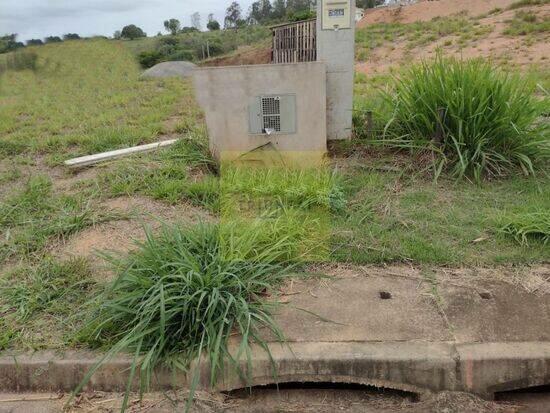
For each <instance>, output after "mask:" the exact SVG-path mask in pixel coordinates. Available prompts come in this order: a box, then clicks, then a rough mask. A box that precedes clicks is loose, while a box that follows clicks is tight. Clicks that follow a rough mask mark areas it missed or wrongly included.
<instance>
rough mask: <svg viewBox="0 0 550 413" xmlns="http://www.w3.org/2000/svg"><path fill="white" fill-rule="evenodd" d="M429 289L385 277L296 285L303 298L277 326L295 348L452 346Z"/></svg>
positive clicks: (294, 300) (294, 301)
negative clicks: (400, 344)
mask: <svg viewBox="0 0 550 413" xmlns="http://www.w3.org/2000/svg"><path fill="white" fill-rule="evenodd" d="M427 289H428V287H427V286H426V284H425V283H424V282H423V281H418V280H414V279H405V278H395V277H380V276H370V277H368V278H366V277H364V276H359V277H355V278H333V279H321V280H309V281H297V282H294V284H293V291H294V292H300V293H299V294H297V295H290V296H288V299H289V300H290V301H289V303H288V304H287V305H285V306H284V307H283V309H282V310H281V311H280V313H279V314H278V315H277V322H278V323H279V325H280V326H281V328H282V330H283V331H284V332H285V335H286V338H287V340H288V341H292V342H304V341H312V339H315V340H316V341H323V342H331V341H334V342H346V341H405V340H418V341H450V340H452V338H453V337H452V335H451V334H450V332H449V331H448V330H447V328H446V325H445V322H444V320H443V318H442V317H441V316H440V314H439V313H438V309H437V307H436V306H435V304H434V301H433V299H432V298H431V297H430V296H429V295H427V294H424V292H425V291H427ZM381 292H386V293H390V294H391V298H389V299H382V298H381V297H380V294H381ZM285 298H286V297H285ZM297 309H305V310H307V311H308V312H310V313H306V312H303V311H300V310H297ZM311 313H314V314H316V315H317V316H316V315H313V314H311ZM321 318H323V319H327V320H330V321H332V322H327V321H323V320H322V319H321Z"/></svg>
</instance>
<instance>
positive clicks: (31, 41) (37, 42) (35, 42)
mask: <svg viewBox="0 0 550 413" xmlns="http://www.w3.org/2000/svg"><path fill="white" fill-rule="evenodd" d="M43 44H44V42H43V41H42V40H41V39H29V40H27V46H42V45H43Z"/></svg>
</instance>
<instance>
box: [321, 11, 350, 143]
mask: <svg viewBox="0 0 550 413" xmlns="http://www.w3.org/2000/svg"><path fill="white" fill-rule="evenodd" d="M317 60H318V61H321V62H324V63H325V64H326V65H327V139H329V140H334V139H349V138H351V131H352V115H353V73H354V61H355V2H354V1H349V0H321V1H318V2H317Z"/></svg>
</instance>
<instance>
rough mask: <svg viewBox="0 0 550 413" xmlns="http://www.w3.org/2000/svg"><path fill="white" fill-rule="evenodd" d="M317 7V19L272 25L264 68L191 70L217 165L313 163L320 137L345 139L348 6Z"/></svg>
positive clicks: (321, 150)
mask: <svg viewBox="0 0 550 413" xmlns="http://www.w3.org/2000/svg"><path fill="white" fill-rule="evenodd" d="M317 7H318V9H317V16H318V18H317V20H316V21H315V20H306V21H303V22H297V23H291V24H284V25H279V26H274V27H273V28H272V31H273V53H272V64H271V65H255V66H232V67H215V68H202V69H197V70H195V71H194V75H193V76H194V79H195V88H196V93H197V96H198V100H199V103H200V105H201V106H202V107H203V109H204V111H205V113H206V123H207V126H208V134H209V138H210V148H211V150H212V152H213V153H214V155H215V156H216V157H217V158H218V159H219V160H224V161H225V160H236V159H246V160H248V161H251V160H256V161H260V158H262V159H264V158H265V157H266V156H267V155H269V156H268V158H270V159H271V158H272V156H275V157H279V158H282V159H284V160H288V161H293V162H294V161H297V162H298V163H299V164H300V165H303V164H309V163H312V162H313V163H316V162H319V161H320V160H322V159H323V156H324V154H325V153H326V141H327V140H332V139H349V138H350V137H351V131H352V109H353V71H354V44H355V4H354V2H353V1H352V0H322V1H320V2H318V5H317ZM264 160H265V159H264Z"/></svg>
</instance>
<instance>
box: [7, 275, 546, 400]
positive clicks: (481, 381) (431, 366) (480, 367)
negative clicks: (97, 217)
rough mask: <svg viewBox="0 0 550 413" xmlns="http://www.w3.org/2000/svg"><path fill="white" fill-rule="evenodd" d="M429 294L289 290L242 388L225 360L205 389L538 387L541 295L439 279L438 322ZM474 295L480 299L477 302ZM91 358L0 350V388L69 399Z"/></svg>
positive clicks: (296, 286)
mask: <svg viewBox="0 0 550 413" xmlns="http://www.w3.org/2000/svg"><path fill="white" fill-rule="evenodd" d="M429 287H433V285H431V284H427V283H426V282H425V281H424V280H422V279H420V278H418V277H417V275H415V276H414V277H411V278H409V277H407V276H403V274H396V275H395V276H387V277H385V276H382V275H380V274H379V273H376V272H365V271H363V272H361V271H346V272H345V276H340V277H334V278H330V279H326V278H324V279H309V280H301V281H295V282H294V283H293V284H292V286H288V288H287V289H286V290H285V291H286V292H287V294H286V295H284V296H283V298H284V299H288V300H289V303H288V304H286V305H285V306H283V308H282V309H281V311H280V313H279V314H278V315H277V316H276V320H277V321H278V323H279V325H280V326H281V328H282V329H283V331H284V332H285V334H286V336H287V339H288V342H287V343H286V344H281V343H277V342H274V340H273V339H271V343H270V344H269V348H270V351H271V355H268V354H266V353H265V352H264V351H263V350H262V349H261V348H259V347H254V348H253V350H252V356H251V364H250V366H251V367H250V368H248V365H247V364H246V362H245V361H242V362H241V368H242V369H243V370H244V371H247V373H248V374H249V377H250V381H247V382H243V380H242V378H241V377H240V376H239V375H238V374H237V373H236V372H235V370H234V369H232V368H231V365H230V364H229V363H228V364H227V366H226V367H227V368H226V369H225V374H224V375H223V377H221V378H220V381H219V382H218V383H217V385H216V390H234V389H239V388H242V387H244V386H247V385H266V384H272V383H277V382H278V383H284V382H337V383H354V384H366V385H374V386H378V387H386V388H393V389H399V390H405V391H411V392H416V393H425V392H439V391H442V390H450V391H467V392H472V393H476V394H478V395H481V396H483V397H486V398H491V397H492V395H493V394H494V393H495V392H502V391H508V390H514V389H518V388H525V387H530V386H540V385H545V384H550V340H549V339H547V337H548V333H549V332H550V328H549V327H548V324H547V322H548V320H547V317H548V314H549V313H548V301H547V299H546V298H544V297H540V296H536V295H534V294H529V293H526V292H524V291H520V290H517V289H516V288H514V287H512V286H508V285H507V284H504V283H499V282H491V284H490V285H484V284H483V283H482V282H480V283H477V284H475V283H474V284H468V285H460V284H459V283H458V282H457V281H455V282H450V281H444V282H441V283H439V284H438V285H437V290H438V293H439V295H440V296H441V298H442V302H443V304H442V309H443V311H444V314H445V317H443V313H441V311H440V310H441V309H439V308H438V307H437V306H436V304H435V301H434V298H433V296H432V295H431V294H428V293H427V291H428V290H429ZM381 292H384V293H386V294H383V296H384V297H385V298H384V297H382V296H381V294H380V293H381ZM480 292H483V293H489V294H490V296H485V297H486V298H482V296H481V295H480V294H479V293H480ZM296 308H303V309H305V310H307V311H308V312H309V313H306V312H303V311H300V310H297V309H296ZM311 313H314V314H317V315H318V316H315V315H312V314H311ZM319 317H323V318H325V319H329V320H332V321H331V322H328V321H326V320H325V321H323V320H321V319H320V318H319ZM447 320H448V322H449V324H450V325H451V326H452V328H448V324H447ZM507 323H508V325H507ZM454 337H456V340H455V339H454ZM234 338H236V337H234ZM496 340H501V341H499V342H495V341H496ZM522 340H523V341H522ZM99 357H100V355H98V354H96V353H89V352H67V353H65V354H62V355H60V354H57V353H34V354H22V355H9V354H6V353H4V354H3V355H2V356H0V391H18V392H19V391H54V392H55V391H70V390H72V389H74V388H75V387H76V386H77V385H78V384H79V383H80V381H81V380H82V378H83V376H84V374H85V373H86V372H87V371H88V369H89V368H90V367H91V366H93V365H94V364H95V363H96V362H97V360H98V359H99ZM129 365H130V360H129V358H128V357H124V356H120V357H117V358H115V359H113V360H111V361H109V362H107V363H106V364H105V365H104V366H103V367H102V368H101V369H100V370H99V372H98V373H97V374H96V375H94V377H93V378H92V380H91V382H90V384H89V386H88V389H94V390H102V391H120V390H123V389H124V388H125V386H126V380H127V377H128V371H129V369H128V367H129ZM200 369H201V371H202V375H201V377H202V378H201V383H200V384H201V385H200V387H201V388H202V389H205V390H209V389H211V388H210V383H209V382H208V376H209V375H208V370H209V366H208V363H207V362H206V361H205V360H202V361H200ZM274 371H276V372H277V374H274ZM189 379H190V377H189V376H187V375H186V374H183V373H182V374H178V375H174V374H172V372H170V371H166V370H163V369H159V371H158V372H157V374H155V381H154V383H153V389H157V390H163V389H169V388H172V387H173V386H178V387H182V386H186V384H187V383H189V382H190V380H189ZM135 384H136V387H137V384H138V383H137V381H136V383H135Z"/></svg>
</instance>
